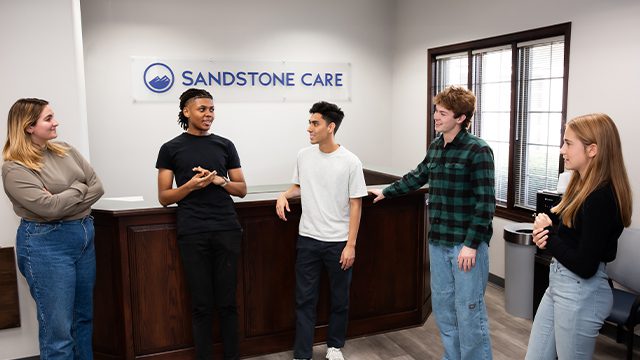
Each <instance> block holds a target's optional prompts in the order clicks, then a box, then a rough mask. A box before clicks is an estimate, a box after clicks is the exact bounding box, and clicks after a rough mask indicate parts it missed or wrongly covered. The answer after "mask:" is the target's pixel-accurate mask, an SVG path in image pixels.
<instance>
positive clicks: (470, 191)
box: [383, 129, 496, 249]
mask: <svg viewBox="0 0 640 360" xmlns="http://www.w3.org/2000/svg"><path fill="white" fill-rule="evenodd" d="M427 183H428V184H429V222H430V224H429V241H430V242H431V243H435V244H438V245H444V246H454V245H458V244H460V243H464V245H466V246H468V247H470V248H473V249H477V248H478V245H480V243H481V242H482V241H484V242H486V243H487V244H489V241H490V240H491V235H492V234H493V226H492V220H493V214H494V212H495V209H496V198H495V187H494V164H493V151H491V148H490V147H489V145H487V143H486V142H485V141H484V140H482V139H480V138H478V137H476V136H474V135H472V134H470V133H468V132H467V131H466V130H465V129H462V130H461V131H460V132H459V133H458V134H457V135H456V137H455V138H454V139H453V141H452V142H451V143H449V144H447V146H446V147H445V146H444V139H443V138H442V136H439V137H438V138H436V139H435V140H434V141H433V142H432V143H431V145H430V146H429V150H428V151H427V156H426V157H425V158H424V160H422V162H421V163H420V164H419V165H418V167H417V168H415V169H414V170H412V171H411V172H409V173H407V174H406V175H404V176H403V177H402V179H400V180H398V181H396V182H394V183H393V184H391V185H389V186H388V187H386V188H385V189H384V190H383V194H384V196H385V197H387V198H393V197H396V196H400V195H403V194H406V193H408V192H409V191H413V190H417V189H419V188H420V187H422V186H423V185H424V184H427Z"/></svg>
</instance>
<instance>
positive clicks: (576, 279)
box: [526, 114, 632, 359]
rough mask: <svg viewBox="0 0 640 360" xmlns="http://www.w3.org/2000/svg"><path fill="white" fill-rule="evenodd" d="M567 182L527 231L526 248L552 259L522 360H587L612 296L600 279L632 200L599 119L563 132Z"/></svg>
mask: <svg viewBox="0 0 640 360" xmlns="http://www.w3.org/2000/svg"><path fill="white" fill-rule="evenodd" d="M560 153H561V154H562V157H563V158H564V164H565V169H569V170H573V175H572V177H571V180H570V182H569V185H568V187H567V190H566V192H565V194H564V196H563V198H562V201H561V202H560V203H559V204H558V205H557V206H556V207H554V208H552V209H551V211H553V212H554V213H556V214H558V216H559V219H560V224H556V225H557V226H552V223H551V220H550V219H549V217H548V216H546V214H539V215H538V216H537V217H536V219H535V222H534V225H533V240H534V242H535V243H536V245H537V246H538V247H540V248H541V249H544V248H548V249H549V251H550V252H551V254H552V255H553V259H552V261H551V267H550V272H549V287H548V288H547V291H546V292H545V294H544V297H543V298H542V301H541V302H540V306H539V307H538V312H537V313H536V317H535V319H534V321H533V327H532V329H531V335H530V338H529V347H528V349H527V356H526V359H556V356H557V357H558V358H559V359H591V358H592V356H593V349H594V346H595V341H596V337H597V336H598V331H599V330H600V328H601V327H602V324H603V322H604V319H606V318H607V316H608V315H609V312H610V311H611V306H612V303H613V295H612V292H611V288H610V287H609V284H608V282H607V274H606V273H605V266H606V263H608V262H611V261H613V260H614V259H615V258H616V251H617V246H618V237H619V236H620V234H621V233H622V230H623V228H624V227H628V226H629V225H630V224H631V212H632V197H631V187H630V185H629V178H628V177H627V171H626V168H625V165H624V160H623V157H622V148H621V144H620V136H619V134H618V130H617V128H616V126H615V124H614V122H613V120H611V118H610V117H609V116H607V115H605V114H589V115H583V116H579V117H577V118H574V119H572V120H571V121H570V122H569V123H567V125H566V129H565V133H564V144H563V145H562V148H561V149H560Z"/></svg>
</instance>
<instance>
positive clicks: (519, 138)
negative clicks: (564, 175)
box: [427, 23, 571, 221]
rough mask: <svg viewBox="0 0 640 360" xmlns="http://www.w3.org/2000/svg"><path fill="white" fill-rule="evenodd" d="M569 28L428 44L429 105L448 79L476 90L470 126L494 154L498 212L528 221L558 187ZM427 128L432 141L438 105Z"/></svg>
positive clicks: (567, 70)
mask: <svg viewBox="0 0 640 360" xmlns="http://www.w3.org/2000/svg"><path fill="white" fill-rule="evenodd" d="M570 32H571V23H566V24H560V25H555V26H550V27H546V28H541V29H535V30H529V31H523V32H519V33H515V34H509V35H504V36H499V37H494V38H490V39H484V40H478V41H472V42H468V43H463V44H456V45H451V46H445V47H440V48H435V49H430V50H429V70H430V71H429V74H428V75H429V84H430V89H431V92H430V96H429V99H428V104H429V109H433V104H432V102H431V101H432V99H433V96H435V95H436V94H437V93H438V92H440V91H442V90H443V89H444V88H445V87H447V86H449V85H459V86H465V87H467V88H468V89H471V90H472V91H473V92H474V93H475V95H476V100H477V104H476V113H475V115H474V118H473V119H472V122H471V129H470V131H471V132H472V133H474V134H475V135H477V136H480V137H481V138H483V139H484V140H485V141H486V142H487V143H488V144H489V146H491V148H492V150H493V153H494V159H495V171H496V172H495V174H496V181H495V183H496V184H495V185H496V203H497V209H496V214H497V215H498V216H501V217H505V218H508V219H512V220H516V221H530V219H531V218H530V214H531V212H532V210H535V206H536V193H537V192H538V191H539V190H543V189H551V190H553V189H555V188H556V184H557V181H558V174H559V173H560V172H561V171H562V170H563V169H562V162H561V161H560V146H561V144H562V133H563V125H564V123H565V120H566V99H567V75H568V73H569V69H568V64H569V41H570ZM427 128H428V135H427V143H430V142H431V141H432V140H433V139H434V138H435V136H436V134H435V133H434V130H433V113H432V111H430V114H429V119H428V125H427Z"/></svg>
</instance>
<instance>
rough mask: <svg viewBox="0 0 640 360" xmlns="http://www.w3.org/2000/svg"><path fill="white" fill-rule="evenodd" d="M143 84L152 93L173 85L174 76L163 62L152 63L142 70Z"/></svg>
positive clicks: (167, 89)
mask: <svg viewBox="0 0 640 360" xmlns="http://www.w3.org/2000/svg"><path fill="white" fill-rule="evenodd" d="M143 80H144V84H145V85H146V86H147V89H149V90H151V91H153V92H154V93H158V94H160V93H163V92H167V91H169V89H171V87H172V86H173V82H174V80H175V77H174V75H173V70H171V68H170V67H169V66H167V65H166V64H163V63H159V62H158V63H153V64H151V65H149V66H147V68H146V69H145V70H144V77H143Z"/></svg>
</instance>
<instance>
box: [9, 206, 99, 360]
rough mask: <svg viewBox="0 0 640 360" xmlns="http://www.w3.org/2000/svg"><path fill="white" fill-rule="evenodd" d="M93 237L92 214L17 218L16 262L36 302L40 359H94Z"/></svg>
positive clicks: (94, 265) (94, 260)
mask: <svg viewBox="0 0 640 360" xmlns="http://www.w3.org/2000/svg"><path fill="white" fill-rule="evenodd" d="M93 238H94V229H93V218H92V217H91V216H86V217H85V218H83V219H80V220H70V221H52V222H47V223H40V222H34V221H27V220H24V219H23V220H22V221H21V222H20V226H19V227H18V231H17V237H16V253H17V254H18V268H19V269H20V272H21V273H22V275H24V277H25V278H26V279H27V283H28V284H29V289H30V291H31V296H32V297H33V300H35V303H36V309H37V315H38V325H39V340H40V359H43V360H49V359H93V351H92V348H91V340H92V339H91V337H92V333H93V286H94V284H95V280H96V257H95V248H94V243H93Z"/></svg>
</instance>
